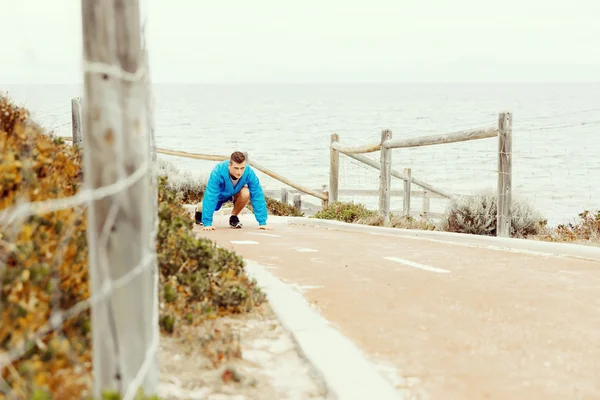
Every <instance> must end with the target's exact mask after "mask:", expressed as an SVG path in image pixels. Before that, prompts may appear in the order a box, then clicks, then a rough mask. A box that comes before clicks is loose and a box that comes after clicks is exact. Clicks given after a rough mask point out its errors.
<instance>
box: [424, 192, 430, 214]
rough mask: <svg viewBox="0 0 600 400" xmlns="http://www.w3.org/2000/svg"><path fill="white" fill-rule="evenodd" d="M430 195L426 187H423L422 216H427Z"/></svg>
mask: <svg viewBox="0 0 600 400" xmlns="http://www.w3.org/2000/svg"><path fill="white" fill-rule="evenodd" d="M430 205H431V203H430V197H429V192H428V191H427V189H423V216H424V217H427V214H429V209H430Z"/></svg>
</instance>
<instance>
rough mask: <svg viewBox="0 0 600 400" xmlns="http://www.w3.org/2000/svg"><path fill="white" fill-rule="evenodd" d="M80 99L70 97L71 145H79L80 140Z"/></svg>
mask: <svg viewBox="0 0 600 400" xmlns="http://www.w3.org/2000/svg"><path fill="white" fill-rule="evenodd" d="M81 114H82V108H81V99H80V98H79V97H73V98H72V99H71V127H72V129H73V146H80V145H81V141H82V137H83V136H82V133H81V131H82V129H83V128H82V123H81Z"/></svg>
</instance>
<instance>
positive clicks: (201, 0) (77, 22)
mask: <svg viewBox="0 0 600 400" xmlns="http://www.w3.org/2000/svg"><path fill="white" fill-rule="evenodd" d="M142 2H143V7H144V15H147V17H148V29H149V32H148V40H149V45H150V51H151V58H150V62H151V69H152V75H153V80H154V81H155V82H182V83H192V82H210V83H212V82H217V83H220V82H231V83H236V82H431V81H434V82H441V81H444V82H447V81H453V82H455V81H600V51H599V50H598V44H597V43H598V40H599V38H600V23H598V18H599V17H600V1H598V0H571V1H565V0H554V1H549V0H522V1H517V0H503V1H498V2H491V1H481V0H448V1H446V0H403V1H400V0H368V1H366V0H344V1H341V0H326V1H323V0H321V1H317V0H302V1H295V2H291V1H281V0H278V1H276V0H254V1H249V0H228V1H207V0H169V1H167V0H142ZM80 4H81V1H80V0H0V10H1V14H2V17H1V20H2V22H1V24H0V31H1V32H2V38H3V40H2V45H1V46H0V50H1V51H0V83H34V82H43V83H69V82H80V81H81V79H82V70H81V57H82V49H81V15H80V12H81V6H80Z"/></svg>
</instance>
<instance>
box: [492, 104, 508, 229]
mask: <svg viewBox="0 0 600 400" xmlns="http://www.w3.org/2000/svg"><path fill="white" fill-rule="evenodd" d="M511 203H512V113H509V112H504V113H500V114H499V115H498V216H497V221H496V225H497V226H496V235H497V236H500V237H510V231H511V217H512V216H511Z"/></svg>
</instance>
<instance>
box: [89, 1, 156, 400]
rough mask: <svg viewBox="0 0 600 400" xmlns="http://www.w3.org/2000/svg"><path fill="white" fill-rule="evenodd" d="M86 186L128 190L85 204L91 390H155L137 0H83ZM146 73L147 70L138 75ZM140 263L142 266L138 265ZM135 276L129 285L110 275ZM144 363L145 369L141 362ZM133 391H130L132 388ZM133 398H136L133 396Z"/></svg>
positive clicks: (151, 244)
mask: <svg viewBox="0 0 600 400" xmlns="http://www.w3.org/2000/svg"><path fill="white" fill-rule="evenodd" d="M81 4H82V9H81V13H82V14H81V15H82V22H83V25H82V31H83V32H82V33H83V57H84V60H83V68H84V93H85V95H84V99H85V107H83V121H84V127H85V129H83V136H84V137H83V150H84V156H83V160H84V174H83V176H84V187H85V188H86V189H91V190H94V189H98V188H101V187H105V186H108V185H114V184H117V185H119V182H120V184H121V185H122V187H121V189H120V190H118V191H116V193H114V194H111V195H107V196H105V197H103V198H100V199H97V200H91V201H89V202H88V203H87V218H88V229H87V240H88V244H89V245H88V249H89V275H90V290H91V294H92V295H101V293H102V292H103V290H104V287H105V286H106V285H109V287H110V286H112V287H111V289H112V290H111V292H110V293H109V294H108V295H107V296H102V297H100V299H99V301H98V302H95V303H92V305H91V327H92V352H93V353H92V362H93V375H94V385H93V386H94V387H93V396H94V398H100V397H101V394H102V392H103V391H105V390H114V391H116V392H118V393H119V394H120V395H121V396H122V397H124V396H131V395H132V393H133V394H135V392H136V391H137V389H138V388H139V387H140V386H141V387H142V388H143V390H144V393H145V394H146V395H147V396H152V395H155V394H156V386H157V379H156V377H157V376H158V364H157V361H156V360H157V357H156V350H157V348H156V347H155V348H154V349H153V351H151V352H150V354H148V355H147V353H148V350H150V349H151V345H152V341H153V340H158V337H155V333H156V332H157V329H156V324H157V322H158V303H157V302H156V298H155V294H156V284H155V283H156V281H155V278H156V275H155V274H156V273H158V272H157V264H156V254H155V243H156V242H155V240H152V237H151V236H152V234H153V227H152V223H153V219H152V216H151V215H152V214H154V213H155V212H156V209H153V204H154V199H153V195H152V189H151V174H152V169H151V160H150V151H149V148H150V144H149V143H148V142H147V141H148V140H149V132H148V121H149V119H148V116H147V112H148V111H147V104H146V102H145V92H146V89H145V87H144V75H145V73H146V71H145V68H144V67H145V63H144V58H143V52H142V51H141V34H140V14H139V3H138V0H129V1H100V0H97V1H92V0H86V1H82V2H81ZM140 72H141V73H140ZM137 268H140V270H139V271H138V270H137ZM124 276H132V279H131V280H130V281H129V282H127V283H126V284H124V285H123V286H119V287H115V286H114V285H112V284H111V283H112V282H114V281H116V280H118V279H122V278H123V277H124ZM143 366H144V370H142V367H143ZM132 397H133V396H132ZM132 397H130V398H132Z"/></svg>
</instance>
